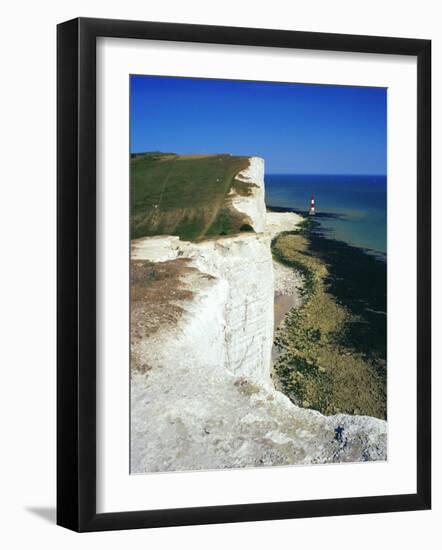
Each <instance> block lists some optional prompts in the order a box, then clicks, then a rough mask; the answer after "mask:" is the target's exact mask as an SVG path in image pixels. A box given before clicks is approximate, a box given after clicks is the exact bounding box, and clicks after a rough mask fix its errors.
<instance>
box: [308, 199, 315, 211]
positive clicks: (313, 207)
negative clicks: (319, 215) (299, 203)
mask: <svg viewBox="0 0 442 550" xmlns="http://www.w3.org/2000/svg"><path fill="white" fill-rule="evenodd" d="M309 214H310V216H314V215H315V196H314V195H313V194H312V202H311V203H310V212H309Z"/></svg>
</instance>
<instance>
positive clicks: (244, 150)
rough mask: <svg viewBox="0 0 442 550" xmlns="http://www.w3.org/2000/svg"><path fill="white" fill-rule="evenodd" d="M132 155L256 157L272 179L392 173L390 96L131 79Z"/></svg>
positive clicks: (340, 89) (355, 90)
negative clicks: (389, 166) (278, 175)
mask: <svg viewBox="0 0 442 550" xmlns="http://www.w3.org/2000/svg"><path fill="white" fill-rule="evenodd" d="M130 123H131V152H134V153H135V152H143V151H164V152H174V153H180V154H192V153H193V154H197V153H201V154H208V153H230V154H233V155H255V156H260V157H263V158H264V159H265V161H266V172H267V173H268V174H276V173H282V174H284V173H285V174H379V175H381V174H382V175H384V174H386V165H387V158H386V157H387V151H386V148H387V145H386V140H387V128H386V123H387V91H386V90H385V89H383V88H361V87H352V86H351V87H349V86H320V85H308V84H284V83H273V82H246V81H238V80H205V79H193V78H174V77H150V76H131V112H130Z"/></svg>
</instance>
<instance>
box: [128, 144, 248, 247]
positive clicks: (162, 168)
mask: <svg viewBox="0 0 442 550" xmlns="http://www.w3.org/2000/svg"><path fill="white" fill-rule="evenodd" d="M248 165H249V161H248V158H247V157H234V156H230V155H176V154H173V153H144V154H136V155H131V159H130V183H131V238H132V239H136V238H139V237H145V236H153V235H164V234H168V235H178V236H179V237H180V238H181V239H183V240H193V241H195V240H200V239H203V238H208V237H215V236H217V235H230V234H235V233H238V232H240V231H242V230H250V227H249V226H248V224H249V221H250V220H249V219H248V218H247V216H245V215H243V214H240V213H239V212H237V211H236V210H235V209H234V208H232V206H231V201H230V199H229V197H228V194H229V192H230V190H231V189H232V188H233V189H234V190H235V191H236V193H238V194H240V195H248V194H249V193H250V187H251V185H250V184H248V183H245V182H242V181H239V180H237V179H235V177H236V175H237V174H238V172H240V171H241V170H244V169H245V168H247V167H248Z"/></svg>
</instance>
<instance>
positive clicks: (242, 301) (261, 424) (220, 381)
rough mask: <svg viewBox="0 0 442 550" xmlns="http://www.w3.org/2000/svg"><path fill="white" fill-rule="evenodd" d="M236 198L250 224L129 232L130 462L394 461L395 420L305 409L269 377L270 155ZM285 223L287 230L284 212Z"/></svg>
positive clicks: (255, 166) (258, 162) (165, 466)
mask: <svg viewBox="0 0 442 550" xmlns="http://www.w3.org/2000/svg"><path fill="white" fill-rule="evenodd" d="M241 168H242V169H241V171H240V172H239V173H237V174H236V176H235V180H236V181H237V182H242V183H244V184H246V186H247V192H244V191H243V188H241V185H240V184H239V185H236V186H235V187H236V188H235V187H234V186H232V187H231V189H230V190H229V191H228V194H227V195H226V196H227V201H228V204H229V208H231V209H234V210H236V211H237V212H239V213H240V214H241V215H244V216H246V217H247V220H248V225H250V230H247V231H244V232H240V233H237V234H232V235H226V236H222V235H221V236H217V237H216V238H211V239H207V238H206V239H204V240H200V241H198V242H191V241H190V240H181V239H180V238H179V237H178V236H173V235H164V236H149V237H142V238H139V239H136V240H134V241H132V253H131V263H132V288H131V292H132V311H131V323H132V327H131V471H132V473H148V472H158V471H179V470H195V469H216V468H238V467H253V466H270V465H273V466H275V465H290V464H312V463H324V462H344V461H363V460H385V458H386V423H385V422H384V421H382V420H379V419H376V418H372V417H363V416H350V415H343V414H340V415H335V416H330V417H326V416H323V415H321V414H320V413H318V412H316V411H313V410H309V409H303V408H300V407H297V406H296V405H294V404H293V403H292V402H291V401H290V400H289V399H288V398H287V397H286V396H285V395H283V394H282V393H281V392H279V391H277V390H276V389H275V388H274V385H273V383H272V380H271V353H272V343H273V330H274V291H275V283H274V268H273V260H272V254H271V249H270V241H271V237H272V236H273V235H274V234H275V233H276V232H278V227H279V225H278V224H279V221H278V219H277V214H275V213H272V219H271V223H270V224H269V228H268V227H267V216H266V208H265V202H264V161H263V160H262V159H258V158H256V157H252V158H250V159H249V161H248V166H246V167H244V166H241ZM282 216H283V218H281V220H280V222H281V224H280V227H281V229H280V230H283V229H287V228H290V226H291V225H293V223H295V222H296V215H293V216H294V217H292V218H291V219H290V220H289V219H288V218H287V216H286V215H284V214H282Z"/></svg>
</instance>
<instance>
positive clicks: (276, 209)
mask: <svg viewBox="0 0 442 550" xmlns="http://www.w3.org/2000/svg"><path fill="white" fill-rule="evenodd" d="M266 209H267V212H273V213H278V214H284V213H293V214H296V215H297V216H300V217H302V218H304V219H312V220H313V221H316V220H318V219H319V220H320V219H321V218H326V219H330V218H333V219H337V220H344V219H345V215H343V214H336V213H334V212H317V213H316V214H315V216H314V217H311V216H310V215H309V212H308V210H301V209H299V208H294V207H289V206H271V205H266ZM317 223H318V226H317V227H316V228H315V231H316V232H317V234H319V235H320V236H321V237H323V238H324V239H328V240H330V241H337V242H343V243H345V244H346V245H347V246H349V247H352V248H356V249H358V250H361V251H362V252H364V253H365V254H368V255H370V256H374V257H375V258H377V259H378V260H382V261H384V262H386V261H387V252H384V251H382V250H376V249H374V248H369V247H367V246H360V245H356V244H353V243H350V242H347V241H345V240H344V239H338V238H336V237H335V236H329V235H327V229H326V228H324V227H322V226H321V225H320V222H317Z"/></svg>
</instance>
